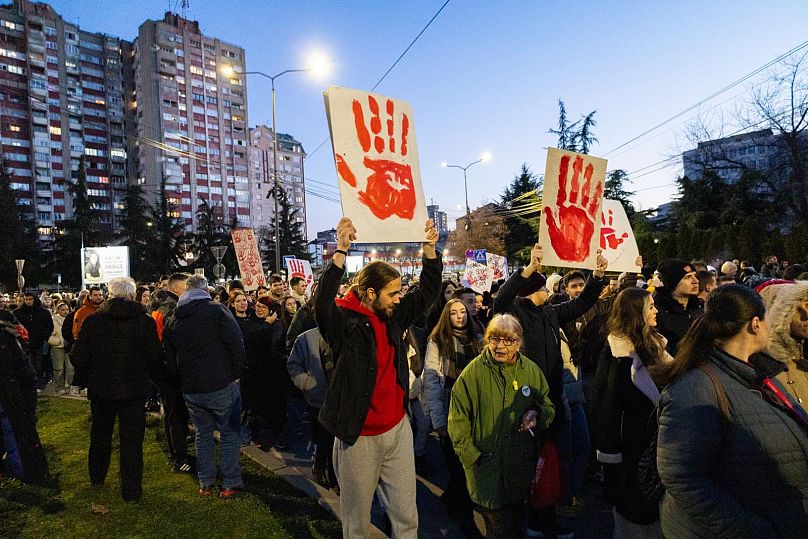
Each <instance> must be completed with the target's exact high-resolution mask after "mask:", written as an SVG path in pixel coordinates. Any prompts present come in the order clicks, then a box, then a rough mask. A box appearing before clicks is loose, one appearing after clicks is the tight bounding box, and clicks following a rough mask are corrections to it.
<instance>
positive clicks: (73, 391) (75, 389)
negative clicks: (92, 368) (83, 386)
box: [70, 386, 79, 397]
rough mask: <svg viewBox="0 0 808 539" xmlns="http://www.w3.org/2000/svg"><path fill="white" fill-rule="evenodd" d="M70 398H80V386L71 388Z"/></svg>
mask: <svg viewBox="0 0 808 539" xmlns="http://www.w3.org/2000/svg"><path fill="white" fill-rule="evenodd" d="M70 396H71V397H78V396H79V386H70Z"/></svg>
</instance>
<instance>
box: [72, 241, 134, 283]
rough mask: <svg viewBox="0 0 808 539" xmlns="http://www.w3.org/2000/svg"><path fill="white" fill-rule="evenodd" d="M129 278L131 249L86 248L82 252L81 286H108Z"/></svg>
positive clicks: (122, 247) (123, 247) (124, 247)
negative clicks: (112, 281) (117, 280)
mask: <svg viewBox="0 0 808 539" xmlns="http://www.w3.org/2000/svg"><path fill="white" fill-rule="evenodd" d="M115 277H129V247H126V246H121V247H85V248H84V249H82V250H81V284H82V286H83V287H85V288H86V287H88V286H91V285H96V284H106V283H108V282H109V281H110V279H114V278H115Z"/></svg>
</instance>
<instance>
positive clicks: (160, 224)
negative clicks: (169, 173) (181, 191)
mask: <svg viewBox="0 0 808 539" xmlns="http://www.w3.org/2000/svg"><path fill="white" fill-rule="evenodd" d="M152 216H153V218H154V229H155V239H154V244H153V245H152V246H151V248H150V249H149V250H148V253H149V254H148V256H149V257H150V258H151V259H152V260H154V261H155V267H156V269H157V271H155V272H154V277H157V276H158V274H161V273H162V274H166V273H171V272H173V271H175V270H177V268H179V267H180V266H181V264H180V262H181V261H182V262H184V260H185V253H186V250H187V244H188V243H190V241H189V238H188V236H187V235H186V233H185V225H184V222H183V221H182V219H181V217H180V213H179V211H177V207H176V204H174V203H173V202H172V201H171V200H169V196H168V193H167V192H166V179H165V177H164V178H163V179H162V181H161V182H160V197H159V198H158V200H157V207H156V208H154V209H153V210H152Z"/></svg>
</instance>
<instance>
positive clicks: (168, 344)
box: [163, 275, 246, 499]
mask: <svg viewBox="0 0 808 539" xmlns="http://www.w3.org/2000/svg"><path fill="white" fill-rule="evenodd" d="M185 286H186V289H187V290H186V292H185V293H184V294H182V296H180V299H179V301H178V302H177V308H176V309H175V310H174V315H173V316H172V317H171V318H170V319H168V320H167V321H166V324H165V327H164V329H163V347H164V348H165V351H166V355H167V356H168V357H167V366H168V370H169V372H172V373H173V374H174V375H175V376H177V378H178V379H179V381H180V384H181V386H182V393H183V396H184V397H185V403H186V404H187V405H188V411H189V412H190V413H191V418H192V419H193V420H194V423H195V424H196V467H197V476H198V477H199V495H200V496H203V497H209V496H211V495H212V494H213V484H214V481H215V479H216V443H215V441H214V439H213V431H214V430H218V431H219V433H220V434H221V449H222V457H221V472H222V485H221V489H220V490H219V498H224V499H227V498H233V497H235V496H238V495H239V494H241V492H242V491H243V489H244V483H243V481H242V480H241V467H240V465H239V461H238V459H239V454H240V451H241V444H240V440H239V431H240V429H241V391H240V389H239V385H238V381H239V379H240V378H241V375H242V373H243V372H244V367H245V364H246V358H245V353H244V342H243V340H242V337H241V330H240V329H239V326H238V323H236V320H235V318H233V315H232V314H230V311H229V310H228V309H227V307H225V306H224V305H222V304H221V303H216V302H214V301H213V300H212V299H211V297H210V294H209V293H208V281H207V279H205V278H204V277H203V276H201V275H191V276H190V277H188V280H187V281H186V282H185Z"/></svg>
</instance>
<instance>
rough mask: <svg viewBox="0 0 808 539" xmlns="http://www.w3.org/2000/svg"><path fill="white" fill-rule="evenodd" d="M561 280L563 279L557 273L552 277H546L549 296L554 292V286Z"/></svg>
mask: <svg viewBox="0 0 808 539" xmlns="http://www.w3.org/2000/svg"><path fill="white" fill-rule="evenodd" d="M563 279H564V277H562V276H561V275H559V274H558V273H553V274H552V275H550V276H549V277H547V290H549V291H550V293H551V294H552V293H553V292H555V290H554V289H555V287H556V285H557V284H558V283H560V282H561V281H562V280H563Z"/></svg>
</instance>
